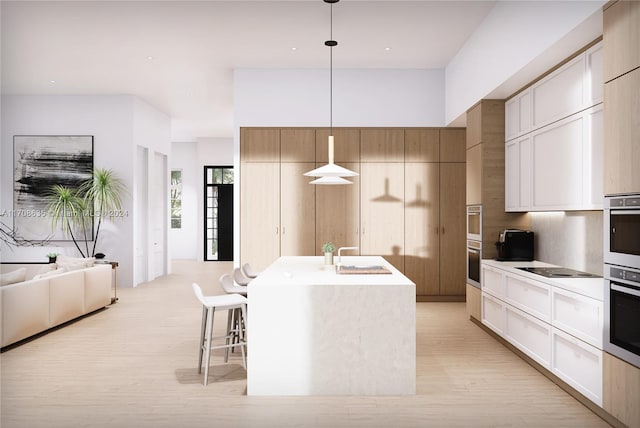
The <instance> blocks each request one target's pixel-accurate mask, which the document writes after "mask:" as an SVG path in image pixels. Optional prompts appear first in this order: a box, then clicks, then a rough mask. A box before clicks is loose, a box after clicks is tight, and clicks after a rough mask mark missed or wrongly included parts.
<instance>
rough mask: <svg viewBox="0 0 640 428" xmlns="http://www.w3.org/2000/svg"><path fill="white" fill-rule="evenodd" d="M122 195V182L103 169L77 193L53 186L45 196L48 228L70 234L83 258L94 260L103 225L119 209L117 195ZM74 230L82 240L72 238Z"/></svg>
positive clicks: (97, 170)
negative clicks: (93, 227) (48, 219)
mask: <svg viewBox="0 0 640 428" xmlns="http://www.w3.org/2000/svg"><path fill="white" fill-rule="evenodd" d="M125 191H126V188H125V185H124V183H123V182H122V180H121V179H120V178H118V177H117V176H116V174H115V173H114V172H113V171H112V170H110V169H104V168H94V170H93V174H92V177H91V178H90V179H88V180H86V181H84V182H83V183H82V184H81V185H80V186H79V187H78V189H77V190H74V189H70V188H68V187H66V186H61V185H55V186H53V187H52V188H51V192H50V193H49V195H48V196H47V199H48V206H47V209H48V212H49V215H50V216H51V225H52V227H53V229H54V230H55V228H56V227H57V226H58V224H61V225H62V230H63V231H64V232H65V233H67V234H69V236H70V237H71V240H72V241H73V243H74V245H75V246H76V249H77V250H78V252H79V253H80V255H81V256H82V257H89V256H95V252H96V244H97V242H98V237H99V236H100V227H101V226H102V221H103V220H104V219H105V218H107V217H109V218H113V217H114V214H115V213H116V212H117V211H119V210H121V209H122V200H121V196H120V195H121V194H123V193H124V192H125ZM94 219H97V221H98V226H97V228H96V234H95V239H94V240H93V246H92V249H91V252H89V243H88V241H89V240H90V238H91V234H90V233H91V227H92V226H93V220H94ZM74 230H76V231H80V233H81V234H82V235H83V236H82V237H77V236H75V235H74ZM83 238H84V239H83ZM79 239H80V240H83V241H84V243H85V251H82V249H81V248H80V245H79V244H78V240H79Z"/></svg>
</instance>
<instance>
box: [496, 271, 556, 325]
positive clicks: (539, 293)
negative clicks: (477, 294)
mask: <svg viewBox="0 0 640 428" xmlns="http://www.w3.org/2000/svg"><path fill="white" fill-rule="evenodd" d="M550 295H551V290H550V287H549V286H548V285H547V284H544V283H542V282H538V281H532V280H528V279H525V278H521V277H520V278H519V277H516V276H512V275H506V277H505V301H506V302H507V303H510V304H512V305H513V306H515V307H517V308H519V309H522V310H523V311H525V312H527V313H529V314H531V315H533V316H535V317H537V318H540V319H541V320H543V321H546V322H550V314H551V300H550Z"/></svg>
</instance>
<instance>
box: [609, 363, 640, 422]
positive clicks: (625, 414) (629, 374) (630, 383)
mask: <svg viewBox="0 0 640 428" xmlns="http://www.w3.org/2000/svg"><path fill="white" fill-rule="evenodd" d="M603 389H604V391H603V404H602V407H603V408H604V409H605V410H606V411H607V412H609V413H610V414H611V415H613V416H614V417H615V418H617V419H618V420H619V421H621V422H622V423H624V424H625V425H627V426H628V427H638V426H640V406H638V403H640V368H638V367H635V366H633V365H631V364H629V363H627V362H626V361H622V360H621V359H619V358H616V357H614V356H613V355H610V354H608V353H606V352H605V353H604V380H603Z"/></svg>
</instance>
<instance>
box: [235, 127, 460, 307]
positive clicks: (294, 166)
mask: <svg viewBox="0 0 640 428" xmlns="http://www.w3.org/2000/svg"><path fill="white" fill-rule="evenodd" d="M328 135H329V130H328V129H326V128H314V129H312V128H242V129H241V141H240V156H241V159H240V161H241V162H240V163H241V207H240V210H241V226H240V229H241V230H240V236H241V238H240V240H241V251H240V253H241V263H245V262H250V263H251V264H252V265H253V264H256V266H257V268H258V269H263V268H264V267H266V266H267V265H269V264H270V263H271V262H273V261H274V260H275V259H276V258H278V257H279V256H280V255H313V254H316V255H320V254H321V249H320V247H321V245H322V244H323V243H324V242H333V243H334V244H336V246H338V247H341V246H354V247H358V248H359V249H358V250H357V251H350V252H349V253H348V254H362V255H369V254H375V255H382V256H383V257H384V258H385V259H387V260H388V261H389V262H390V263H391V264H393V265H394V266H395V267H396V268H397V269H398V270H400V271H401V272H403V273H405V274H406V275H407V276H408V277H409V278H410V279H411V280H413V281H414V282H415V283H416V293H417V298H418V299H419V300H462V299H464V294H465V288H464V287H465V280H464V278H465V273H466V270H465V266H466V263H465V248H464V230H465V226H464V224H465V218H464V204H465V135H466V133H465V130H464V129H463V128H407V129H405V128H334V129H333V135H334V137H335V162H336V163H339V164H340V165H341V166H344V167H346V168H348V169H350V170H353V171H356V172H359V173H360V175H359V176H358V177H351V178H350V180H351V181H352V182H353V185H346V186H312V185H309V181H311V178H309V177H305V176H303V175H302V174H303V173H304V172H305V171H308V170H311V169H313V168H314V167H316V166H321V165H323V164H325V163H326V162H327V137H328ZM314 162H315V163H314ZM273 189H279V191H274V190H273Z"/></svg>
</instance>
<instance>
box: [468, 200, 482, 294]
mask: <svg viewBox="0 0 640 428" xmlns="http://www.w3.org/2000/svg"><path fill="white" fill-rule="evenodd" d="M480 260H482V205H468V206H467V284H471V285H473V286H475V287H477V288H480Z"/></svg>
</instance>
